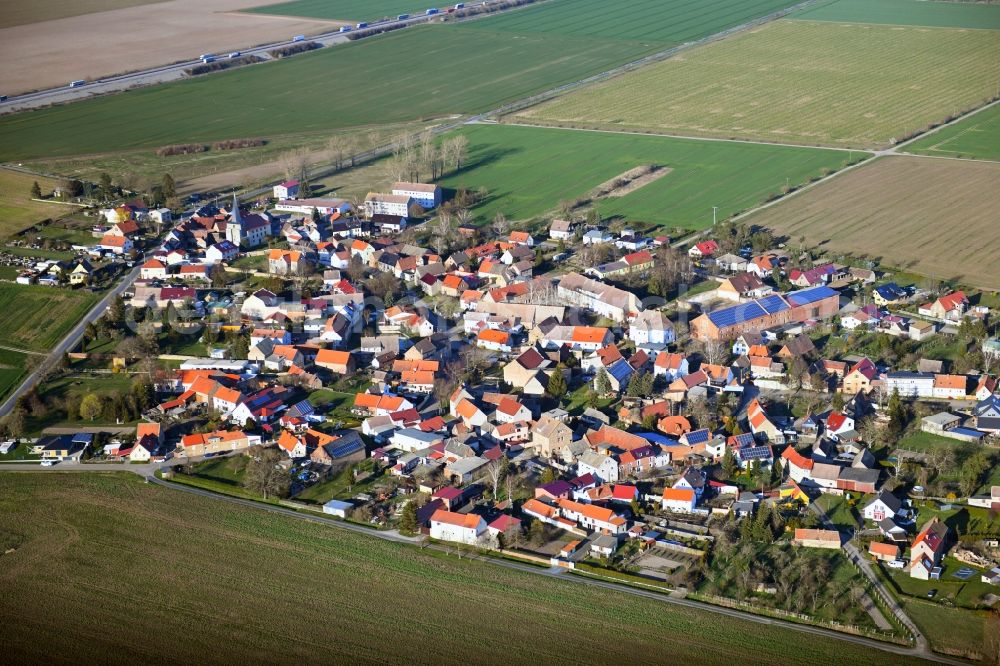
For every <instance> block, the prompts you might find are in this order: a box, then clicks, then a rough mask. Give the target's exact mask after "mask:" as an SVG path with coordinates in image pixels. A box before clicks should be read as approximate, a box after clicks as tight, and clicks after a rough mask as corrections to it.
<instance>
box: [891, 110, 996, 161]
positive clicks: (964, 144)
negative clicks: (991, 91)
mask: <svg viewBox="0 0 1000 666" xmlns="http://www.w3.org/2000/svg"><path fill="white" fill-rule="evenodd" d="M904 150H905V151H906V152H908V153H916V154H919V155H934V156H937V157H966V158H973V159H979V160H996V161H1000V104H997V105H995V106H992V107H990V108H989V109H985V110H983V111H980V112H979V113H977V114H975V115H973V116H970V117H968V118H966V119H964V120H962V121H960V122H957V123H955V124H954V125H950V126H949V127H945V128H943V129H941V130H939V131H937V132H934V133H933V134H931V135H929V136H927V137H925V138H923V139H919V140H917V141H914V142H913V143H911V144H910V145H908V146H906V148H905V149H904Z"/></svg>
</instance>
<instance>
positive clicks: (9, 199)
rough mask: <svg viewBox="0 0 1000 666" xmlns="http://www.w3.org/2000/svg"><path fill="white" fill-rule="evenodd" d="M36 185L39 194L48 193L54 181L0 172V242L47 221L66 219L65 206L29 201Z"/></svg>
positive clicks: (67, 208)
mask: <svg viewBox="0 0 1000 666" xmlns="http://www.w3.org/2000/svg"><path fill="white" fill-rule="evenodd" d="M35 181H38V184H39V186H40V187H41V188H42V192H43V193H45V192H51V191H52V188H53V187H55V186H56V185H57V183H56V182H55V181H53V180H49V179H47V178H40V177H35V176H30V175H28V174H25V173H21V172H18V171H11V170H9V169H0V238H7V237H8V236H10V235H11V234H15V233H17V232H19V231H21V230H22V229H24V228H25V227H28V226H31V225H32V224H34V223H35V222H40V221H42V220H44V219H45V218H47V217H57V216H60V215H65V214H66V213H68V212H70V211H72V210H73V208H71V207H68V206H62V205H59V204H50V203H43V202H41V201H32V200H31V185H32V183H34V182H35Z"/></svg>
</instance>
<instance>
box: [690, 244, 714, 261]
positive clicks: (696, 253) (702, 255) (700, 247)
mask: <svg viewBox="0 0 1000 666" xmlns="http://www.w3.org/2000/svg"><path fill="white" fill-rule="evenodd" d="M718 251H719V244H718V243H716V242H715V241H714V240H707V241H701V242H700V243H695V244H694V245H692V246H691V247H690V248H689V249H688V256H689V257H691V258H692V259H706V258H708V257H711V256H713V255H715V254H716V253H717V252H718Z"/></svg>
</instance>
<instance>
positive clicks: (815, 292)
mask: <svg viewBox="0 0 1000 666" xmlns="http://www.w3.org/2000/svg"><path fill="white" fill-rule="evenodd" d="M836 295H837V292H836V291H834V290H833V289H830V287H826V286H823V287H813V288H812V289H802V290H801V291H793V292H792V293H790V294H788V296H786V298H788V301H789V302H790V303H791V304H792V305H808V304H809V303H815V302H816V301H822V300H823V299H824V298H829V297H831V296H836Z"/></svg>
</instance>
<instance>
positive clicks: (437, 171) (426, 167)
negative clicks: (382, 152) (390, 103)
mask: <svg viewBox="0 0 1000 666" xmlns="http://www.w3.org/2000/svg"><path fill="white" fill-rule="evenodd" d="M468 151H469V139H468V138H467V137H466V136H465V135H462V134H459V135H456V136H453V137H449V138H447V139H444V140H442V141H440V142H438V141H435V138H434V133H433V132H432V131H431V130H426V131H424V132H423V133H422V134H421V135H420V136H419V137H416V138H415V137H414V136H413V135H412V134H406V135H403V136H401V137H399V138H397V139H396V140H395V141H394V142H393V151H392V157H391V158H390V159H388V160H386V163H385V169H386V173H387V175H388V176H389V179H390V180H393V181H401V180H405V181H412V182H420V181H421V179H422V178H428V179H430V180H437V179H438V178H440V177H441V176H442V175H444V174H445V173H447V172H456V171H458V170H460V169H461V168H462V165H463V164H465V161H466V158H467V156H468Z"/></svg>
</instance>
